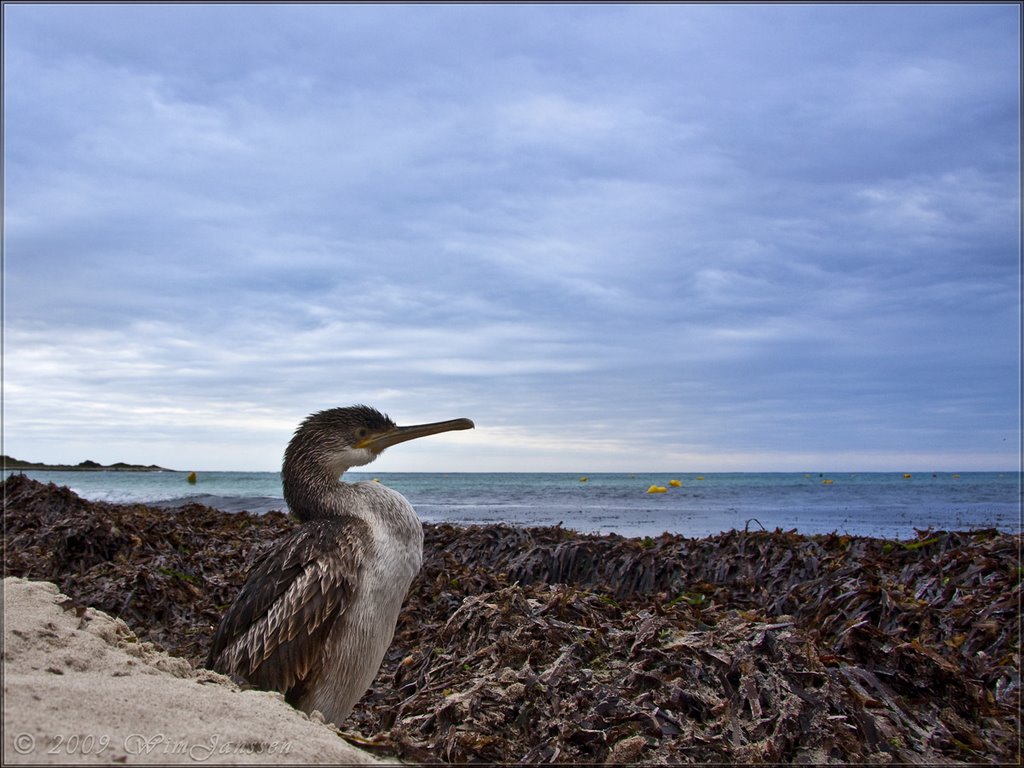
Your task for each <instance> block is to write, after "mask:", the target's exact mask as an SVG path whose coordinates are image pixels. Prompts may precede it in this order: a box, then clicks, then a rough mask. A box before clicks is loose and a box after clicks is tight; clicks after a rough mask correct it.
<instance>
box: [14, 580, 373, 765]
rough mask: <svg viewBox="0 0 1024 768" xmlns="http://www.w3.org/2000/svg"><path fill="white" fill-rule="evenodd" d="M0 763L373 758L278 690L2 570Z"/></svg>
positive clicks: (360, 761) (359, 761) (270, 762)
mask: <svg viewBox="0 0 1024 768" xmlns="http://www.w3.org/2000/svg"><path fill="white" fill-rule="evenodd" d="M3 603H4V604H3V611H4V748H3V749H4V751H3V761H4V764H7V765H11V764H18V763H24V764H39V763H47V764H68V763H94V764H95V763H99V764H107V763H143V764H145V763H149V764H161V763H238V764H252V763H260V764H268V765H276V764H281V763H297V764H308V763H333V764H339V763H345V764H377V763H378V760H377V759H375V758H374V757H371V756H370V755H368V754H366V753H364V752H362V751H360V750H359V749H356V748H355V747H352V746H350V745H349V744H348V743H346V742H345V741H344V740H343V739H342V738H341V737H340V736H339V735H338V732H337V730H336V729H334V728H333V727H330V726H328V725H325V724H323V723H322V722H315V721H313V720H310V719H309V718H308V717H307V716H306V715H305V714H303V713H302V712H299V711H297V710H295V709H293V708H292V707H290V706H289V705H288V704H286V703H285V702H284V701H283V698H282V697H281V696H279V695H277V694H273V693H268V692H263V691H252V690H246V691H243V690H239V688H238V687H237V686H236V685H235V684H234V683H232V682H231V681H230V680H228V679H227V678H225V677H223V676H222V675H218V674H216V673H213V672H209V671H206V670H196V669H195V668H193V667H192V665H191V664H189V662H188V661H186V660H184V659H181V658H175V657H173V656H170V655H168V654H167V653H165V652H163V651H160V650H158V649H156V648H155V647H154V646H153V645H152V644H151V643H147V642H142V641H140V640H139V639H138V638H137V637H136V636H135V634H134V633H133V632H132V631H131V630H130V629H129V628H128V627H127V625H126V624H125V623H124V622H123V621H121V620H119V619H112V618H111V617H109V616H108V615H106V614H105V613H103V612H101V611H97V610H95V609H93V608H85V607H81V606H76V605H75V604H74V601H73V600H71V599H70V598H68V597H67V596H66V595H63V594H61V593H60V592H59V591H58V590H57V587H56V586H55V585H53V584H51V583H48V582H40V581H29V580H26V579H20V578H11V577H9V578H6V579H4V583H3Z"/></svg>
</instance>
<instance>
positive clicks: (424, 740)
mask: <svg viewBox="0 0 1024 768" xmlns="http://www.w3.org/2000/svg"><path fill="white" fill-rule="evenodd" d="M3 488H4V493H5V501H6V503H5V535H4V554H5V573H7V574H13V575H25V576H30V577H33V578H45V579H50V580H53V581H55V582H57V583H58V584H59V585H60V587H61V589H62V590H64V591H65V592H67V593H68V594H69V595H70V596H72V597H73V599H75V600H76V601H78V602H80V603H82V604H89V605H95V606H96V607H98V608H101V609H102V610H105V611H107V612H109V613H112V614H115V615H120V616H121V617H122V618H124V619H125V621H127V622H128V623H129V625H131V626H132V627H133V629H135V631H136V632H137V633H138V634H139V635H140V636H142V637H143V638H145V639H148V640H152V641H154V642H157V643H158V644H160V645H161V646H163V647H164V648H166V649H168V650H169V651H171V652H172V653H176V654H179V655H182V656H185V657H187V658H189V659H190V660H191V661H193V662H199V661H201V660H202V659H203V658H204V657H205V654H206V649H207V647H208V643H209V639H210V636H211V635H212V632H213V629H214V627H215V625H216V623H217V621H218V619H219V616H220V614H221V612H222V611H223V609H224V607H225V606H226V605H227V604H228V603H229V602H230V601H231V600H232V599H233V597H234V595H235V593H236V592H237V590H238V588H239V587H240V586H241V584H242V583H243V582H244V579H245V575H246V573H247V571H248V568H249V567H250V565H251V563H252V562H253V561H254V559H255V558H256V557H258V556H259V554H260V553H261V552H263V551H265V550H266V548H267V547H270V546H272V545H273V542H274V540H275V539H277V538H278V537H280V536H281V535H282V534H283V533H285V532H286V531H288V530H289V529H290V528H291V527H292V526H293V525H295V523H294V521H293V520H292V519H290V518H288V517H287V516H285V515H283V514H270V515H264V516H252V515H248V514H246V513H237V514H224V513H220V512H217V511H214V510H210V509H208V508H205V507H201V506H198V505H189V506H185V507H181V508H179V509H176V510H166V509H153V508H149V507H145V506H141V505H126V506H119V505H110V504H96V503H90V502H86V501H83V500H81V499H79V498H78V497H77V496H75V495H74V494H73V493H71V492H70V491H68V490H67V489H62V488H58V487H56V486H53V485H50V486H46V485H42V484H40V483H35V482H33V481H31V480H28V479H26V478H24V477H20V476H12V477H11V478H10V479H9V480H8V481H7V482H6V483H4V486H3ZM425 533H426V543H425V562H424V567H423V570H422V572H421V574H420V576H419V577H418V578H417V580H416V581H415V582H414V584H413V587H412V589H411V591H410V595H409V598H408V601H407V605H406V608H405V610H404V611H403V613H402V616H401V617H400V619H399V625H398V627H397V629H396V633H395V640H394V642H393V644H392V646H391V648H390V649H389V651H388V654H387V656H386V657H385V661H384V665H383V667H382V669H381V672H380V674H379V675H378V677H377V680H376V682H375V685H374V688H373V689H372V690H371V691H370V692H369V693H368V694H367V696H366V697H365V698H364V699H363V701H362V703H361V704H360V705H359V706H358V707H357V710H356V712H355V713H354V714H353V716H352V717H351V718H350V720H349V721H348V723H347V726H348V727H349V728H350V729H351V730H352V731H353V732H354V733H358V734H360V735H362V736H364V737H371V736H372V737H374V741H375V743H376V744H377V748H379V749H381V750H383V751H386V752H390V753H392V754H398V755H400V756H402V757H403V758H405V759H408V760H417V761H423V762H440V761H444V762H465V761H489V762H602V761H607V762H618V763H622V762H647V763H675V762H687V763H701V762H808V763H809V762H814V763H823V762H824V763H827V762H882V763H943V762H947V763H948V762H956V763H963V762H986V763H992V762H1005V761H1016V760H1017V759H1018V758H1019V756H1020V713H1019V703H1020V690H1021V689H1020V651H1019V648H1020V597H1021V569H1020V545H1021V537H1020V536H1009V535H1005V534H1000V533H998V532H996V531H975V532H970V533H963V532H961V533H949V532H926V533H921V534H920V535H919V536H918V537H917V538H916V539H915V540H912V541H907V542H889V541H881V540H876V539H868V538H860V537H850V536H839V535H835V534H832V535H828V536H814V537H807V536H801V535H799V534H796V533H794V532H782V531H775V532H746V531H734V532H730V533H727V534H722V535H719V536H714V537H708V538H705V539H686V538H683V537H680V536H668V535H665V536H661V537H656V538H647V539H627V538H623V537H621V536H615V535H607V536H585V535H579V534H576V533H574V532H572V531H568V530H565V529H562V528H558V527H556V528H538V529H520V528H510V527H506V526H482V527H476V526H472V527H469V528H456V527H454V526H449V525H428V526H425Z"/></svg>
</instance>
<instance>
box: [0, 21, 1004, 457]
mask: <svg viewBox="0 0 1024 768" xmlns="http://www.w3.org/2000/svg"><path fill="white" fill-rule="evenodd" d="M3 13H4V19H3V20H4V40H3V42H4V50H3V56H4V161H5V171H4V173H5V199H4V226H5V229H4V258H5V262H4V291H5V306H4V342H5V349H4V451H5V452H6V453H8V454H10V455H13V456H16V457H18V458H24V459H31V460H36V461H50V462H78V461H81V460H82V459H85V458H90V459H93V460H97V461H103V462H113V461H131V462H140V463H145V464H149V463H156V464H161V465H163V466H169V467H174V468H179V469H203V470H215V469H239V470H274V469H276V468H278V466H279V462H280V457H281V454H282V452H283V449H284V446H285V443H286V442H287V440H288V438H289V436H290V435H291V432H292V431H293V429H294V428H295V426H296V424H297V423H298V421H299V420H301V419H302V418H303V417H304V416H305V415H306V414H308V413H310V412H312V411H315V410H319V409H322V408H326V407H332V406H336V405H346V404H351V403H368V404H371V405H374V406H376V407H378V408H380V409H382V410H385V411H386V412H388V413H390V414H391V415H392V417H393V418H394V419H395V420H396V421H398V422H399V423H414V422H419V421H436V420H440V419H447V418H453V417H463V416H465V417H470V418H472V419H474V420H475V421H476V423H477V429H476V430H474V431H472V432H459V433H452V434H449V435H444V436H440V437H434V438H429V439H427V440H423V441H420V442H419V443H410V444H408V445H404V446H401V447H397V448H393V449H391V450H390V451H389V452H388V453H387V454H386V455H385V457H384V458H382V459H381V460H379V461H378V462H377V464H376V465H375V470H376V471H403V470H437V471H489V470H496V471H501V470H509V471H519V470H525V471H529V470H552V471H573V472H575V471H580V472H598V471H616V470H619V471H646V470H652V471H662V470H664V471H669V470H674V471H684V472H685V471H709V472H710V471H716V470H791V471H804V470H807V471H810V470H844V469H848V470H864V471H866V470H872V469H877V470H913V469H918V470H925V469H949V470H957V469H962V470H970V469H1012V468H1015V467H1016V466H1018V448H1019V445H1020V442H1019V439H1020V433H1019V409H1018V402H1019V389H1018V370H1019V368H1018V365H1019V348H1018V338H1019V328H1020V326H1019V313H1020V278H1019V268H1020V234H1019V229H1018V226H1019V221H1020V219H1019V211H1020V204H1021V201H1020V193H1019V188H1020V187H1019V185H1020V176H1019V168H1020V109H1021V104H1020V80H1019V75H1018V73H1019V71H1020V69H1019V67H1020V64H1019V62H1020V58H1019V57H1020V44H1021V40H1020V20H1019V13H1020V11H1019V9H1018V7H1016V6H1015V5H980V4H971V5H939V6H924V5H912V6H896V5H844V6H837V5H804V4H798V5H765V6H739V5H642V6H633V5H601V6H586V5H583V6H580V5H570V6H542V5H524V6H499V5H480V6H462V5H440V6H405V7H403V6H393V5H380V6H378V5H359V6H349V5H303V6H295V5H285V6H279V5H251V6H250V5H224V6H206V5H200V4H194V5H193V4H190V5H164V6H161V5H119V4H114V5H104V6H85V5H52V6H46V5H5V6H4V9H3Z"/></svg>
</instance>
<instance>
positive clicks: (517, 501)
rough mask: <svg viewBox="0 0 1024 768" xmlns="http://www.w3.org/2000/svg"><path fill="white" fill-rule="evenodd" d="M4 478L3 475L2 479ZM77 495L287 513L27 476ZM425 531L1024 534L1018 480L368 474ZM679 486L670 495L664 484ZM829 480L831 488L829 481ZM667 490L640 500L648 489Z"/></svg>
mask: <svg viewBox="0 0 1024 768" xmlns="http://www.w3.org/2000/svg"><path fill="white" fill-rule="evenodd" d="M7 474H10V472H8V473H7ZM25 474H26V475H28V476H29V477H32V478H34V479H36V480H40V481H42V482H52V483H56V484H58V485H66V486H68V487H69V488H71V489H72V490H73V491H74V492H75V493H77V494H78V495H80V496H82V497H83V498H86V499H90V500H94V501H108V502H116V503H145V504H156V505H159V506H166V507H174V506H177V505H180V504H184V503H187V502H192V501H194V502H198V503H200V504H206V505H209V506H212V507H216V508H218V509H222V510H225V511H229V512H237V511H240V510H248V511H250V512H255V513H263V512H267V511H270V510H286V509H287V507H286V505H285V503H284V498H283V496H282V491H281V478H280V475H279V473H277V472H199V473H197V478H196V483H195V484H194V485H193V484H190V483H188V482H187V475H186V474H185V473H183V472H103V471H99V472H59V471H26V472H25ZM374 479H376V480H378V481H380V482H381V483H383V484H385V485H387V486H389V487H391V488H394V489H395V490H397V491H399V492H401V493H402V494H403V495H405V497H406V498H407V499H409V501H410V502H411V503H412V504H413V506H414V507H415V508H416V511H417V513H418V514H419V515H420V517H421V518H422V519H423V520H424V521H426V522H450V523H456V524H458V525H472V524H487V523H507V524H510V525H516V526H537V525H558V524H560V525H562V526H563V527H565V528H571V529H574V530H577V531H581V532H588V533H589V532H595V533H618V534H621V535H624V536H657V535H659V534H661V533H662V532H665V531H667V532H669V533H679V534H683V535H685V536H708V535H713V534H716V533H719V532H722V531H728V530H732V529H741V530H742V529H744V528H747V529H750V530H761V529H762V528H764V529H766V530H774V529H775V528H781V529H783V530H791V529H795V530H797V531H799V532H800V533H806V534H815V533H830V532H833V531H835V532H838V533H845V534H850V535H860V536H877V537H882V538H893V539H903V538H910V537H913V536H914V535H915V530H928V529H932V530H971V529H977V528H997V529H999V530H1002V531H1007V532H1011V533H1018V532H1020V531H1021V476H1020V473H1018V472H963V473H959V474H951V473H948V472H937V473H930V472H926V473H913V474H911V475H910V476H905V475H904V474H903V473H898V472H892V473H878V472H865V473H842V472H838V473H831V474H821V473H817V472H810V473H709V474H704V475H695V474H693V473H680V474H672V473H663V472H659V473H604V474H592V475H588V476H586V479H585V480H584V479H583V478H582V477H581V476H580V475H577V474H566V473H410V472H394V473H387V472H385V473H371V472H348V473H346V475H345V480H346V481H347V482H357V481H361V480H362V481H373V480H374ZM671 480H678V481H679V483H680V485H679V486H678V487H676V486H674V485H671V484H670V481H671ZM827 481H831V482H827ZM652 485H655V486H660V487H664V488H665V489H666V492H665V493H647V490H648V488H650V486H652Z"/></svg>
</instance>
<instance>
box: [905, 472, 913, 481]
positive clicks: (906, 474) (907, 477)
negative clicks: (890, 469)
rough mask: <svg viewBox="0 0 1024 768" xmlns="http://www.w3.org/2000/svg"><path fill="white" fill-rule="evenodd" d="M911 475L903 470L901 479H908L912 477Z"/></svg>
mask: <svg viewBox="0 0 1024 768" xmlns="http://www.w3.org/2000/svg"><path fill="white" fill-rule="evenodd" d="M912 477H913V475H912V474H910V473H909V472H904V473H903V479H904V480H909V479H910V478H912Z"/></svg>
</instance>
